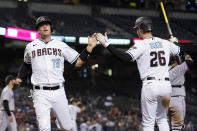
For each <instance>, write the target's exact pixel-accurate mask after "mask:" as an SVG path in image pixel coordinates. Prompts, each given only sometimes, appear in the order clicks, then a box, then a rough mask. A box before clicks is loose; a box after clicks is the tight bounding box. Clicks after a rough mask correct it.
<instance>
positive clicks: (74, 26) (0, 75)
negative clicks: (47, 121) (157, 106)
mask: <svg viewBox="0 0 197 131" xmlns="http://www.w3.org/2000/svg"><path fill="white" fill-rule="evenodd" d="M164 5H165V8H166V11H167V15H168V17H169V22H170V26H171V28H172V32H173V34H174V36H176V37H177V38H178V39H179V43H181V44H182V45H183V46H184V47H185V50H186V52H188V53H189V54H190V55H191V56H192V58H193V59H194V61H196V58H197V45H196V44H197V0H176V1H175V0H164ZM43 15H46V16H48V17H49V18H51V20H52V21H53V26H54V32H53V38H54V39H59V40H62V41H64V42H66V43H67V44H69V45H70V46H71V47H73V48H75V49H76V50H77V51H78V52H81V51H82V50H83V49H84V48H85V46H86V44H87V36H88V35H91V34H93V33H94V32H101V33H104V32H108V36H109V38H111V40H110V41H111V43H112V44H114V46H116V47H117V48H119V49H120V50H126V49H128V48H129V47H131V46H132V44H133V41H134V40H135V39H136V38H137V34H136V32H135V30H133V29H132V27H133V25H134V22H135V19H136V18H137V17H139V16H149V17H151V18H152V20H153V23H154V29H153V35H154V36H158V37H161V38H164V39H168V38H169V35H168V32H167V28H166V25H165V23H164V19H163V16H162V13H161V9H160V7H159V0H0V63H1V64H0V91H1V90H2V89H3V87H4V86H5V83H4V78H5V76H6V75H8V74H13V75H16V74H17V71H18V68H19V66H20V64H21V63H22V62H23V53H24V48H25V45H26V44H27V43H28V42H29V41H31V40H33V39H36V38H37V35H36V33H35V32H33V31H35V20H36V18H37V17H38V16H43ZM64 75H65V78H66V80H67V82H66V83H65V84H66V94H67V97H68V99H70V98H75V99H76V100H78V101H81V102H82V105H83V106H85V107H86V111H85V112H83V113H81V114H79V116H78V119H77V123H78V125H80V124H81V123H84V122H86V123H87V124H88V125H93V124H95V123H99V124H101V125H102V127H103V129H104V130H105V131H140V130H141V124H140V122H141V114H140V90H141V80H140V79H139V74H138V70H137V67H136V64H135V63H127V64H122V63H121V62H119V61H118V60H117V59H115V58H114V57H113V56H112V55H111V54H110V53H109V52H108V51H107V50H105V49H104V48H103V47H101V46H98V47H96V49H95V50H94V52H93V54H92V55H91V57H90V59H89V60H88V62H87V63H86V64H85V65H84V66H83V67H82V68H80V69H75V68H73V67H72V66H71V65H69V64H68V63H65V74H64ZM196 75H197V70H196V68H195V69H194V70H192V71H190V72H188V73H187V74H186V83H185V86H186V91H187V97H186V102H187V113H186V121H185V122H186V128H189V127H191V126H193V127H194V130H191V131H196V130H197V128H196V127H197V112H196V111H197V101H196V99H197V87H196V84H197V76H196ZM30 86H31V85H30V79H29V78H27V80H25V83H24V84H23V85H22V88H18V89H16V90H15V100H16V101H15V103H16V118H17V123H18V127H19V131H37V130H38V129H37V122H36V117H35V112H34V108H33V104H32V99H31V98H30V97H28V95H29V87H30ZM52 128H53V130H54V131H55V130H57V128H56V126H55V125H54V121H53V120H52Z"/></svg>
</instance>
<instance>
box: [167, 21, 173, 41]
mask: <svg viewBox="0 0 197 131" xmlns="http://www.w3.org/2000/svg"><path fill="white" fill-rule="evenodd" d="M167 28H168V32H169V35H170V38H172V37H173V35H172V30H171V28H170V25H169V23H167Z"/></svg>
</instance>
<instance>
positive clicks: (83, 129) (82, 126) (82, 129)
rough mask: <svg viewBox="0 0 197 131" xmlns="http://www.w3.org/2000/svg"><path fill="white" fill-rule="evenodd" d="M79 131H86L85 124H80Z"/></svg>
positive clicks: (86, 126)
mask: <svg viewBox="0 0 197 131" xmlns="http://www.w3.org/2000/svg"><path fill="white" fill-rule="evenodd" d="M80 131H88V125H87V124H86V123H85V122H84V123H81V124H80Z"/></svg>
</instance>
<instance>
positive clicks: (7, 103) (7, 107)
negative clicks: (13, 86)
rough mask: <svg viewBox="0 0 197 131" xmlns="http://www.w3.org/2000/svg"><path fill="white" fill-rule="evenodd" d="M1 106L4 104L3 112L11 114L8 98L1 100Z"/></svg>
mask: <svg viewBox="0 0 197 131" xmlns="http://www.w3.org/2000/svg"><path fill="white" fill-rule="evenodd" d="M3 106H4V109H5V112H6V113H7V115H8V116H11V113H10V108H9V102H8V100H4V101H3Z"/></svg>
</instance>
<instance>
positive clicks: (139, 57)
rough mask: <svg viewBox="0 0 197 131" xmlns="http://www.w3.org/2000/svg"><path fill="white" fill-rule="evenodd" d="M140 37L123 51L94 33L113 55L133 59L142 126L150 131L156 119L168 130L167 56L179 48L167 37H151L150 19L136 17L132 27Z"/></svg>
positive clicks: (105, 37)
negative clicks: (140, 86) (136, 69)
mask: <svg viewBox="0 0 197 131" xmlns="http://www.w3.org/2000/svg"><path fill="white" fill-rule="evenodd" d="M134 28H135V29H136V30H137V34H138V36H139V38H141V39H142V40H139V41H135V42H134V45H133V46H132V47H131V48H130V49H129V50H127V51H126V52H121V51H119V50H117V49H115V48H114V47H113V46H112V45H110V43H109V41H108V38H107V35H106V34H105V36H104V35H102V34H100V33H97V35H96V36H97V40H98V41H99V42H100V43H101V44H102V45H103V46H104V47H106V48H107V49H108V50H109V51H110V52H111V53H112V54H113V55H115V56H116V57H117V58H118V59H120V60H121V61H124V62H129V61H136V62H137V66H138V70H139V73H140V77H141V80H142V83H143V87H142V91H141V108H142V125H143V130H144V131H153V130H154V124H155V121H156V122H157V124H158V127H159V130H160V131H169V130H170V129H169V125H168V122H167V114H166V111H167V109H168V107H169V102H170V95H171V92H172V87H171V84H170V81H169V72H168V63H169V58H170V55H173V56H175V55H178V54H179V52H180V47H179V46H177V45H175V44H173V43H172V42H169V41H167V40H164V39H161V38H158V37H153V36H152V21H151V19H150V18H147V17H139V18H138V19H137V20H136V22H135V27H134Z"/></svg>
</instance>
